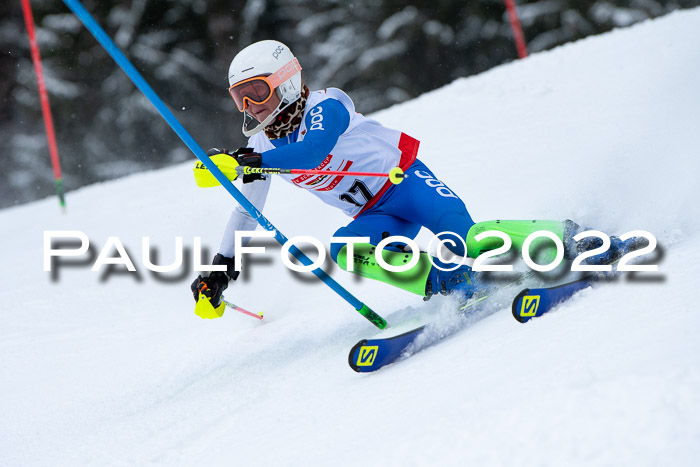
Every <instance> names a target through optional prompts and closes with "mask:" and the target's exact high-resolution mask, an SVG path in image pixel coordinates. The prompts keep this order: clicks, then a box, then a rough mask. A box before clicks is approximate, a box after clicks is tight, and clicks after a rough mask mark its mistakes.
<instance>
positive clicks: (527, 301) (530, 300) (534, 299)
mask: <svg viewBox="0 0 700 467" xmlns="http://www.w3.org/2000/svg"><path fill="white" fill-rule="evenodd" d="M539 306H540V296H539V295H525V296H524V297H523V302H522V307H521V308H520V316H537V308H538V307H539Z"/></svg>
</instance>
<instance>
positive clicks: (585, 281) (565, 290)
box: [512, 276, 592, 323]
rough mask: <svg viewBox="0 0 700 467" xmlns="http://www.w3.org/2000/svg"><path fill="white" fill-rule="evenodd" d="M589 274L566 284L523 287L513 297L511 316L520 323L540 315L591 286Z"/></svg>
mask: <svg viewBox="0 0 700 467" xmlns="http://www.w3.org/2000/svg"><path fill="white" fill-rule="evenodd" d="M591 282H592V278H591V277H590V276H588V277H583V278H581V279H577V280H575V281H572V282H568V283H566V284H561V285H557V286H554V287H543V288H540V289H523V290H522V291H521V292H520V293H519V294H518V295H517V296H516V297H515V298H514V299H513V305H512V312H513V317H514V318H515V319H516V320H518V321H519V322H521V323H526V322H528V321H529V320H531V319H532V318H537V317H538V316H542V315H543V314H545V313H547V312H548V311H550V310H552V309H553V308H554V307H556V306H557V305H559V304H560V303H562V302H564V301H566V300H568V299H569V298H571V297H572V296H573V295H574V294H576V292H578V291H579V290H583V289H585V288H587V287H590V286H591Z"/></svg>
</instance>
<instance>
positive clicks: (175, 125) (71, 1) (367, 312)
mask: <svg viewBox="0 0 700 467" xmlns="http://www.w3.org/2000/svg"><path fill="white" fill-rule="evenodd" d="M63 2H64V3H65V4H66V5H67V6H68V8H70V9H71V11H73V13H74V14H75V15H76V16H77V17H78V19H80V21H82V23H83V24H84V25H85V27H86V28H87V29H88V30H89V31H90V33H92V35H93V36H95V39H97V41H98V42H99V43H100V45H102V47H104V49H105V50H106V51H107V53H108V54H109V55H110V56H111V57H112V59H114V61H115V62H117V64H118V65H119V66H120V67H121V69H122V70H124V72H125V73H126V74H127V76H128V77H129V79H130V80H131V81H132V82H133V83H134V84H135V85H136V87H137V88H139V90H140V91H141V92H142V93H143V94H144V95H145V96H146V98H148V100H149V101H151V103H152V104H153V106H154V107H155V108H156V110H158V113H160V115H161V117H163V119H165V121H166V122H167V123H168V125H170V128H172V129H173V131H175V133H177V135H178V136H179V137H180V139H181V140H182V141H183V142H184V143H185V144H186V145H187V147H188V148H190V151H192V153H193V154H194V155H195V156H197V159H199V160H200V161H202V163H203V164H204V165H205V166H206V168H207V169H209V171H210V172H211V173H212V175H214V177H216V179H217V180H218V181H219V183H221V185H222V186H223V187H224V188H226V190H227V191H228V192H229V193H230V194H231V196H233V197H234V199H235V200H236V201H238V203H239V204H240V205H241V206H243V208H244V209H245V210H246V211H248V212H249V213H250V215H251V216H253V218H254V219H255V220H257V221H258V223H259V224H260V225H261V226H262V227H263V228H264V229H265V230H269V231H270V232H273V233H274V234H275V239H276V240H277V241H278V242H279V243H280V244H282V245H283V244H285V243H286V242H287V237H285V236H284V235H283V234H282V232H280V231H279V230H277V228H276V227H275V226H274V225H272V223H270V221H269V220H267V218H265V216H263V215H262V213H261V212H260V211H258V210H257V209H256V208H255V206H253V204H252V203H251V202H250V201H248V199H247V198H246V197H245V196H243V194H242V193H241V192H240V191H238V189H237V188H236V187H235V186H234V185H233V184H232V183H231V182H230V181H229V180H228V179H227V178H226V176H225V175H224V174H223V173H222V172H221V170H219V168H218V167H217V166H216V164H214V163H213V162H212V161H211V159H210V158H209V156H207V153H206V152H204V150H203V149H202V148H201V147H200V146H199V145H198V144H197V142H196V141H195V140H194V138H192V136H191V135H190V134H189V133H188V132H187V130H185V127H183V126H182V124H181V123H180V122H179V121H178V119H177V118H175V115H173V113H172V112H171V111H170V110H169V109H168V107H167V106H166V105H165V104H164V103H163V101H162V100H161V99H160V97H158V95H157V94H156V93H155V91H154V90H153V89H152V88H151V86H149V84H148V83H147V82H146V80H145V79H144V78H143V77H142V76H141V74H140V73H139V72H138V71H137V70H136V68H134V66H133V65H132V64H131V62H130V61H129V59H128V58H126V56H125V55H124V54H123V53H122V51H121V50H119V48H118V47H117V46H116V45H115V44H114V42H113V41H112V39H110V38H109V36H108V35H107V33H106V32H105V31H104V30H103V29H102V28H101V27H100V25H99V24H97V21H95V19H94V18H93V17H92V15H90V13H89V12H88V11H87V10H86V9H85V7H83V5H82V4H81V3H80V2H79V1H78V0H63ZM289 251H290V253H292V255H294V256H295V257H296V258H297V259H298V260H299V261H300V262H301V263H302V264H303V265H304V266H310V265H311V264H313V262H312V261H311V260H310V259H309V258H308V257H307V256H306V255H305V254H304V253H302V252H301V250H299V249H298V248H297V247H296V246H292V247H291V248H290V249H289ZM312 272H313V273H314V274H315V275H316V277H318V278H319V279H321V280H322V281H323V282H324V283H325V284H326V285H328V286H329V287H330V288H331V289H333V290H334V291H335V292H336V293H337V294H338V295H340V296H341V297H343V298H344V299H345V301H347V302H348V303H350V305H352V306H353V307H354V308H355V310H357V311H358V312H359V313H360V314H361V315H362V316H364V317H365V318H367V319H368V320H369V321H370V322H371V323H372V324H374V325H375V326H377V327H378V328H379V329H384V328H385V327H386V326H387V322H386V320H385V319H384V318H382V317H381V316H379V315H378V314H377V313H375V312H374V311H372V309H371V308H369V307H368V306H367V305H365V304H364V303H362V302H361V301H360V300H358V299H357V298H356V297H355V296H354V295H352V294H351V293H350V292H348V291H347V290H345V288H343V286H341V285H340V284H338V283H337V282H336V281H335V280H334V279H333V278H332V277H330V276H329V275H328V274H327V273H326V272H325V271H324V270H323V269H321V268H316V269H314V270H313V271H312Z"/></svg>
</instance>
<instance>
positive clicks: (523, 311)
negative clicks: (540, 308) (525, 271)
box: [511, 289, 537, 323]
mask: <svg viewBox="0 0 700 467" xmlns="http://www.w3.org/2000/svg"><path fill="white" fill-rule="evenodd" d="M529 293H530V289H523V290H522V291H521V292H520V293H519V294H518V295H516V297H515V298H514V299H513V305H512V307H511V311H512V312H513V318H515V320H516V321H518V322H519V323H526V322H528V321H529V320H530V318H532V316H533V313H532V311H531V310H532V300H528V299H527V297H530V296H529V295H528V294H529ZM536 309H537V308H536V307H535V310H536Z"/></svg>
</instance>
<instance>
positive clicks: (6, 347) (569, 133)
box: [0, 9, 700, 466]
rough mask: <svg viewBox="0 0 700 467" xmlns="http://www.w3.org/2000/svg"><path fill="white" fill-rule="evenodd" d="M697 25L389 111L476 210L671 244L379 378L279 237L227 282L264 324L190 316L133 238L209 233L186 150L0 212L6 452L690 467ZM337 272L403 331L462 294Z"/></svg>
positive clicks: (324, 232)
mask: <svg viewBox="0 0 700 467" xmlns="http://www.w3.org/2000/svg"><path fill="white" fill-rule="evenodd" d="M699 28H700V9H695V10H691V11H685V12H679V13H674V14H671V15H669V16H667V17H664V18H661V19H658V20H656V21H653V22H645V23H643V24H640V25H637V26H635V27H632V28H630V29H625V30H616V31H613V32H612V33H610V34H606V35H604V36H598V37H592V38H588V39H585V40H583V41H580V42H578V43H575V44H570V45H567V46H564V47H560V48H557V49H555V50H553V51H549V52H546V53H540V54H536V55H533V56H531V57H530V58H528V59H527V60H525V61H521V62H517V63H512V64H509V65H506V66H502V67H499V68H497V69H494V70H492V71H489V72H487V73H484V74H482V75H480V76H476V77H472V78H469V79H460V80H458V81H456V82H454V83H453V84H451V85H449V86H446V87H445V88H442V89H440V90H437V91H435V92H432V93H429V94H426V95H424V96H422V97H420V98H418V99H415V100H414V101H411V102H408V103H405V104H402V105H399V106H396V107H393V108H391V109H388V110H385V111H382V112H380V113H378V114H376V115H375V116H376V118H378V119H379V120H380V121H382V122H383V123H384V124H386V125H387V126H392V127H396V128H401V129H403V130H404V131H406V132H407V133H409V134H411V135H413V136H415V137H417V138H419V139H420V140H421V141H422V144H421V158H422V159H423V160H424V161H425V162H426V163H428V164H429V166H430V167H431V168H432V169H433V170H434V171H435V172H436V173H437V174H438V175H439V176H440V177H441V179H442V180H443V181H445V182H446V183H447V184H448V185H449V186H450V187H452V188H453V189H455V190H456V191H457V192H458V193H460V195H461V196H462V197H463V199H464V200H465V201H466V203H467V205H468V207H469V209H470V211H471V214H472V215H473V217H474V218H475V219H477V220H487V219H494V218H540V219H547V218H551V219H564V218H567V217H571V218H574V219H576V220H577V221H579V222H580V223H583V224H586V225H590V226H594V227H596V228H598V229H601V230H605V231H607V232H610V233H622V232H626V231H629V230H635V229H644V230H648V231H650V232H652V233H654V234H655V235H656V237H657V238H658V240H659V243H660V245H661V246H662V247H663V251H664V255H663V256H662V257H660V258H658V259H659V264H660V272H659V273H658V274H653V275H652V276H650V277H649V276H644V275H642V276H641V277H642V278H643V277H649V278H650V279H653V280H646V281H636V282H630V281H628V280H621V281H618V282H617V283H615V284H610V285H600V286H599V287H597V288H596V289H593V290H591V289H589V290H586V291H583V292H582V293H581V294H579V295H578V296H576V297H575V298H574V299H573V300H571V301H570V302H568V303H567V304H565V305H564V306H562V307H560V308H559V309H558V310H556V312H553V313H551V314H550V315H548V316H545V317H543V318H541V319H538V320H533V321H531V322H530V323H528V324H526V325H521V324H518V323H517V322H516V321H515V320H514V319H513V318H512V316H511V315H510V311H509V310H508V309H503V310H502V311H501V312H498V313H495V314H493V315H491V316H489V317H488V318H486V319H484V320H482V321H479V322H477V323H476V324H474V325H473V326H471V327H470V328H468V329H465V330H463V331H462V332H460V333H458V334H457V335H455V336H453V337H452V338H450V339H448V340H446V341H444V342H442V343H441V344H439V345H437V346H434V347H431V348H429V349H427V350H425V351H423V352H421V353H419V354H417V355H415V356H413V357H412V358H410V359H408V360H406V361H404V362H402V363H400V364H398V365H394V366H391V367H387V368H385V369H383V370H381V371H380V372H378V373H375V374H371V375H358V374H356V373H354V372H353V371H351V370H350V368H349V367H348V365H347V353H348V350H349V349H350V347H351V346H352V345H353V344H354V343H355V342H356V341H357V340H359V339H361V338H363V337H370V336H372V335H374V334H375V330H374V329H373V327H372V326H371V325H370V324H368V323H367V322H366V321H365V320H364V319H362V318H361V317H359V315H357V314H356V313H355V312H354V311H353V310H352V308H351V307H349V306H348V305H347V304H346V303H345V302H344V301H342V300H341V299H340V298H338V297H337V296H336V295H335V294H334V293H333V292H331V291H330V290H329V289H328V288H327V287H326V286H325V285H323V284H322V283H320V282H319V281H317V280H316V279H315V278H313V277H311V278H303V279H302V278H299V276H298V275H295V274H292V273H291V272H289V271H288V270H287V269H286V268H284V267H283V266H282V264H281V261H280V259H279V255H278V252H279V248H278V247H275V246H274V245H272V244H267V245H268V252H269V254H268V257H267V258H268V259H267V260H264V259H261V260H259V261H258V262H256V264H255V265H254V266H253V267H251V269H250V270H249V271H248V272H247V273H246V278H245V280H239V281H238V282H237V283H235V284H234V285H233V287H232V288H230V289H229V290H228V291H227V294H226V295H227V297H228V298H229V299H230V300H231V301H234V302H235V303H238V304H240V305H241V306H243V307H246V308H249V309H252V310H255V311H257V310H265V312H266V315H265V320H264V323H260V322H257V321H256V320H254V319H251V318H249V317H246V316H243V315H241V314H238V313H235V312H233V311H227V313H226V314H225V315H224V317H223V318H222V319H218V320H207V321H205V320H201V319H199V318H198V317H196V316H195V315H194V314H193V302H192V298H191V295H190V292H189V283H190V281H191V280H192V279H193V277H194V275H195V274H194V273H193V272H192V270H191V268H192V265H191V262H190V263H189V264H188V265H187V266H186V267H184V268H183V269H182V270H181V271H180V272H176V273H174V274H175V276H176V277H174V278H172V280H171V281H169V282H165V281H163V280H162V278H161V279H159V278H156V277H154V276H153V275H152V274H151V273H150V272H148V271H147V270H146V269H145V268H144V266H143V264H142V262H141V259H140V258H141V238H142V237H144V236H150V237H151V242H152V244H153V245H155V246H156V248H157V249H158V250H159V252H160V258H159V260H158V263H160V264H166V263H169V262H171V261H172V260H173V258H174V245H175V237H176V236H181V237H183V238H184V243H185V245H186V246H187V247H188V248H191V247H192V244H193V238H194V237H196V236H199V237H202V238H203V242H204V244H205V245H207V246H208V247H209V250H210V253H213V250H215V249H216V247H217V246H218V241H219V238H220V234H221V232H222V231H223V227H224V225H225V223H226V221H227V217H228V210H229V209H230V208H231V206H232V202H231V200H230V198H229V197H228V194H227V193H225V191H224V190H221V189H212V190H207V191H203V190H199V189H197V188H196V187H195V186H194V183H193V182H192V175H191V172H190V170H191V168H192V166H193V164H192V163H187V164H182V165H178V166H175V167H172V168H169V169H166V170H160V171H156V172H150V173H142V174H139V175H134V176H130V177H126V178H124V179H122V180H119V181H114V182H109V183H102V184H99V185H94V186H90V187H86V188H83V189H80V190H76V191H74V192H70V193H69V195H68V213H67V215H61V214H60V213H59V210H58V208H57V206H56V200H55V199H46V200H43V201H39V202H35V203H31V204H28V205H25V206H20V207H16V208H10V209H5V210H3V211H1V212H0V225H2V230H1V235H2V236H1V237H0V239H1V240H2V241H0V245H2V246H1V247H0V248H1V249H2V265H3V267H2V270H1V272H0V274H2V277H1V278H0V284H2V288H1V289H0V303H2V312H1V313H0V372H1V375H2V376H1V377H0V395H1V396H2V397H1V398H0V465H3V466H5V465H7V466H17V465H23V466H26V465H51V466H55V465H167V466H175V465H183V466H191V465H359V464H362V465H382V466H385V465H397V466H398V465H400V466H411V465H433V464H435V465H478V466H490V465H494V466H500V465H522V466H549V465H551V466H561V465H615V466H618V465H635V466H646V465H674V466H685V465H688V466H689V465H698V460H699V459H700V352H699V350H700V345H699V344H698V338H697V332H698V331H697V330H698V329H700V326H699V325H700V313H698V312H697V310H696V307H695V306H694V305H695V302H694V295H693V294H694V292H695V288H694V287H696V286H697V283H698V279H700V274H698V272H699V266H698V264H699V262H700V247H699V246H698V227H700V216H699V215H698V214H699V213H698V209H697V206H696V203H697V200H698V198H700V189H699V188H698V182H697V177H698V175H699V174H700V163H699V162H698V147H700V132H699V131H698V128H700V112H699V110H698V109H700V91H699V90H698V82H699V81H698V77H699V76H700V42H698V41H697V31H698V29H699ZM164 97H165V100H166V101H167V96H164ZM115 137H116V135H115ZM265 214H266V215H267V216H268V218H269V219H271V220H272V222H273V223H274V224H275V225H276V226H277V227H278V228H280V230H281V231H282V232H284V233H285V234H286V235H287V236H289V237H292V236H295V235H312V236H315V237H317V238H320V239H324V241H326V240H325V239H327V238H328V237H330V236H331V234H332V233H333V232H334V231H335V229H336V228H337V227H338V226H341V225H344V224H345V223H347V222H348V219H347V218H345V217H344V216H343V215H342V214H341V213H339V212H336V211H334V210H332V209H331V208H328V207H326V206H323V205H321V204H319V203H318V202H316V200H315V199H312V197H311V196H309V195H308V194H306V193H303V192H301V191H300V190H294V189H293V188H292V187H290V186H289V185H287V184H284V183H281V182H277V183H274V184H273V188H272V191H271V195H270V199H269V203H268V209H266V212H265ZM45 230H80V231H83V232H85V233H86V234H87V235H88V236H89V237H90V239H91V241H92V245H93V247H94V248H95V251H94V253H95V254H97V253H99V251H100V249H101V248H102V247H103V246H104V245H105V244H106V243H107V240H108V237H110V236H118V237H120V239H121V240H122V242H123V243H124V245H125V246H126V248H127V250H128V251H129V253H130V257H131V258H132V260H133V261H134V263H135V264H136V267H137V269H138V271H139V276H140V279H138V278H137V277H136V276H135V274H133V273H129V274H126V273H114V274H107V275H106V276H105V271H104V270H103V271H102V272H91V271H90V266H91V264H92V263H91V262H90V261H83V264H82V265H81V266H74V267H62V268H60V269H59V271H58V277H57V278H56V279H55V280H52V279H51V277H52V274H51V273H47V272H44V271H43V270H42V264H43V258H42V250H43V232H44V231H45ZM426 238H428V237H427V235H425V234H421V236H420V237H419V239H420V241H421V242H423V241H424V240H425V239H426ZM423 245H424V246H425V244H424V243H423ZM112 255H114V251H112ZM186 257H188V258H189V257H190V254H189V253H188V254H187V255H186ZM83 259H84V258H83ZM328 267H329V269H330V270H331V272H332V274H333V276H334V277H336V278H337V280H339V281H340V282H341V283H343V284H344V285H346V286H347V287H348V289H350V290H351V291H352V292H353V293H356V294H357V295H358V296H359V297H360V298H361V299H362V300H363V301H365V302H366V303H367V304H369V305H370V306H371V307H373V308H374V309H375V310H377V311H379V312H380V313H382V314H383V315H385V316H386V317H388V319H389V321H394V322H395V321H396V320H397V318H398V317H399V316H401V315H402V314H405V313H406V312H407V311H410V310H417V309H419V308H420V307H424V308H423V309H425V310H428V311H430V310H433V311H436V310H437V309H438V308H440V307H441V306H443V307H444V304H445V303H447V302H445V301H444V300H443V301H442V302H441V301H440V300H434V301H431V302H430V303H429V304H428V305H426V306H424V305H423V304H422V302H421V300H420V298H419V297H415V296H411V295H410V294H406V293H402V292H400V291H398V290H396V289H393V288H391V287H389V286H387V285H384V284H380V283H375V282H371V281H368V280H361V279H357V278H355V277H353V276H350V275H348V274H346V273H343V272H342V271H339V270H338V268H336V267H332V266H331V265H329V266H328ZM116 271H118V272H121V271H123V268H121V267H119V268H117V270H116ZM171 276H172V274H171ZM436 312H437V311H436ZM394 331H396V329H395V330H394Z"/></svg>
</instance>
